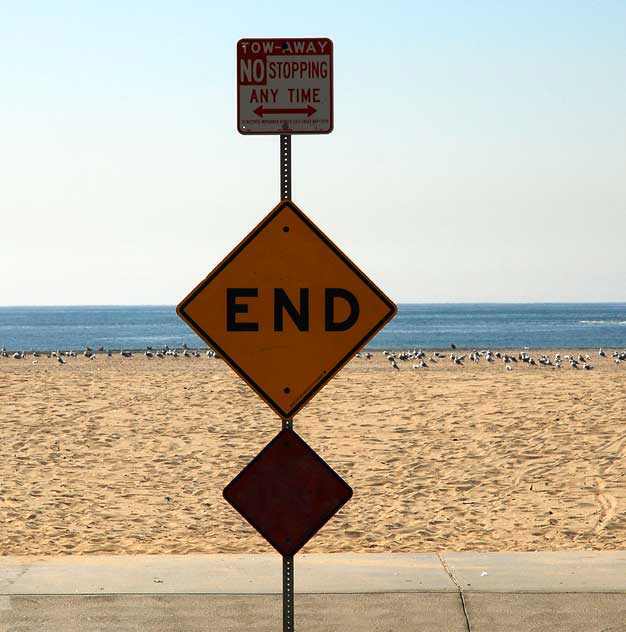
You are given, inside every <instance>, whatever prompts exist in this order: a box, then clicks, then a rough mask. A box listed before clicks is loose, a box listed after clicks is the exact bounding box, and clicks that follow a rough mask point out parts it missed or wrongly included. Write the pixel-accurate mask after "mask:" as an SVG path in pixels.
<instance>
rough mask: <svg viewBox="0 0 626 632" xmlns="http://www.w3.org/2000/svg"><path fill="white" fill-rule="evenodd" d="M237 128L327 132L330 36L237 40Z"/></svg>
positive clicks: (330, 115)
mask: <svg viewBox="0 0 626 632" xmlns="http://www.w3.org/2000/svg"><path fill="white" fill-rule="evenodd" d="M237 129H238V130H239V132H241V133H242V134H328V133H330V132H332V129H333V43H332V42H331V40H329V39H328V38H326V37H318V38H303V39H242V40H239V42H237Z"/></svg>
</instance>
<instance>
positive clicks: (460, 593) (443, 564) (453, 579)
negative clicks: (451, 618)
mask: <svg viewBox="0 0 626 632" xmlns="http://www.w3.org/2000/svg"><path fill="white" fill-rule="evenodd" d="M437 557H438V558H439V561H440V562H441V565H442V566H443V569H444V570H445V571H446V573H448V577H449V578H450V579H451V580H452V581H453V582H454V584H455V586H456V587H457V588H458V589H459V597H461V607H462V608H463V616H464V617H465V625H466V626H467V632H472V626H471V624H470V620H469V615H468V614H467V607H466V605H465V594H464V593H463V588H462V586H461V584H460V583H459V581H458V580H457V578H456V577H455V576H454V573H453V572H452V570H451V569H450V567H449V566H448V565H447V564H446V561H445V560H444V559H443V556H442V555H441V553H439V552H437Z"/></svg>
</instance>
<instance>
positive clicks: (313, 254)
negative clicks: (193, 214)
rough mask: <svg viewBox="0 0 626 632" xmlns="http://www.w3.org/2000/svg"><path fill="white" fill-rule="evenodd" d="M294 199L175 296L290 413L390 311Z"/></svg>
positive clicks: (197, 326)
mask: <svg viewBox="0 0 626 632" xmlns="http://www.w3.org/2000/svg"><path fill="white" fill-rule="evenodd" d="M396 311H397V308H396V306H395V304H394V303H393V302H392V301H391V300H390V299H389V298H388V297H387V296H385V294H383V292H382V291H381V290H380V289H379V288H378V287H376V285H374V283H372V281H370V279H368V278H367V276H365V274H364V273H363V272H361V270H359V269H358V268H357V267H356V266H355V265H354V263H352V262H351V261H350V259H348V257H347V256H346V255H345V254H344V253H343V252H341V250H339V248H338V247H337V246H335V244H333V243H332V241H330V239H329V238H328V237H327V236H326V235H324V233H322V231H321V230H320V229H319V228H318V227H317V226H315V224H313V222H312V221H311V220H310V219H309V218H308V217H307V216H306V215H305V214H304V213H303V212H302V211H301V210H300V209H299V208H298V207H297V206H296V205H295V204H294V203H293V202H292V201H290V200H284V201H282V202H280V203H279V204H278V205H277V206H276V207H275V208H274V209H273V210H272V211H271V212H270V213H269V215H267V216H266V217H265V219H263V220H262V221H261V223H260V224H259V225H258V226H257V227H256V228H255V229H254V230H253V231H252V232H251V233H250V234H249V235H248V236H247V237H246V238H245V239H244V240H243V241H242V242H241V243H240V244H239V245H238V246H237V247H236V248H235V249H234V250H233V251H232V252H231V253H230V254H229V255H228V256H227V257H226V258H225V259H224V260H223V261H222V262H221V263H220V264H219V265H218V266H217V267H216V268H215V269H214V270H213V272H211V273H210V274H209V276H207V277H206V278H205V279H204V280H203V281H202V282H201V283H200V284H199V285H198V286H197V287H196V288H195V289H194V290H192V291H191V293H190V294H189V295H188V296H187V297H186V298H185V299H184V300H183V301H182V302H181V303H180V305H178V307H177V312H178V315H179V316H180V317H181V318H182V319H183V320H184V321H185V322H186V323H187V324H188V325H189V326H190V327H191V328H192V329H193V330H194V331H195V332H196V333H197V334H198V335H199V336H200V338H202V339H203V340H204V341H205V342H206V343H207V344H208V345H209V346H210V347H212V348H213V349H215V350H216V351H218V352H219V353H220V355H221V356H222V357H223V359H224V360H225V361H226V362H227V363H228V364H229V365H230V367H231V368H232V369H233V370H234V371H235V372H236V373H237V374H238V375H239V376H240V377H241V378H243V379H244V380H245V381H246V382H247V383H248V385H249V386H250V387H251V388H252V389H253V390H254V391H256V393H257V394H258V395H259V396H260V397H261V398H262V399H263V400H264V401H265V402H266V403H267V404H268V405H269V406H270V407H271V408H272V409H273V410H274V411H275V412H276V413H277V414H278V415H280V416H281V417H282V418H287V419H290V418H291V417H292V416H293V415H294V414H295V413H296V412H297V411H298V410H300V409H301V408H302V407H303V406H304V405H305V404H306V403H307V402H308V401H309V400H310V399H311V398H312V397H313V396H314V395H315V394H316V393H317V392H318V391H319V390H320V389H321V388H322V387H323V386H324V385H325V384H326V383H327V382H328V381H329V380H330V378H331V377H332V376H333V375H335V374H336V373H337V372H338V371H339V370H340V369H341V367H342V366H344V365H345V364H346V363H347V362H348V361H349V360H350V359H351V358H352V357H353V355H354V354H355V353H356V352H357V351H358V350H359V349H361V348H362V347H363V346H364V345H365V344H366V343H367V341H368V340H370V339H371V338H372V337H373V336H374V334H376V332H377V331H379V330H380V329H381V328H382V327H383V326H384V325H385V324H386V323H387V322H388V321H389V320H390V319H391V318H392V317H393V316H394V315H395V313H396Z"/></svg>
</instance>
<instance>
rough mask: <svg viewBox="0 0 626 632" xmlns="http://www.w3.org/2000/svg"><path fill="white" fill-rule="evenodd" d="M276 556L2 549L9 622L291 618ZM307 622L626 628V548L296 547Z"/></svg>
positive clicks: (398, 630)
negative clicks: (54, 554)
mask: <svg viewBox="0 0 626 632" xmlns="http://www.w3.org/2000/svg"><path fill="white" fill-rule="evenodd" d="M281 571H282V566H281V559H280V557H279V556H278V555H189V556H85V557H62V558H30V557H16V558H10V557H5V558H0V631H2V632H4V631H7V632H31V631H32V632H48V631H50V632H65V631H67V632H104V631H109V630H115V631H120V632H130V631H137V632H139V631H141V632H165V631H167V632H170V631H181V632H183V631H185V632H200V631H203V632H204V631H207V630H210V631H216V632H221V631H224V632H230V631H232V632H235V631H240V630H245V631H248V630H259V631H263V632H265V631H267V632H270V631H272V632H274V631H276V630H281V629H282V627H281V612H282V611H281V595H280V593H281V586H282V581H281V579H282V578H281ZM295 583H296V605H295V608H296V610H295V612H296V630H298V632H305V631H308V630H311V631H316V632H326V631H331V630H333V631H335V630H336V631H339V630H341V631H342V632H352V631H354V632H357V631H358V632H368V631H372V632H383V631H385V632H409V631H416V632H417V631H418V630H419V631H420V632H468V630H469V631H470V632H487V631H489V632H500V631H502V632H505V631H506V632H516V631H519V632H531V631H532V632H540V631H543V630H546V632H547V631H548V630H549V631H550V632H561V631H562V632H626V551H621V552H610V553H609V552H580V553H566V552H563V553H445V554H443V553H442V554H440V555H436V554H427V553H423V554H419V553H416V554H410V553H398V554H333V555H298V556H297V557H296V564H295Z"/></svg>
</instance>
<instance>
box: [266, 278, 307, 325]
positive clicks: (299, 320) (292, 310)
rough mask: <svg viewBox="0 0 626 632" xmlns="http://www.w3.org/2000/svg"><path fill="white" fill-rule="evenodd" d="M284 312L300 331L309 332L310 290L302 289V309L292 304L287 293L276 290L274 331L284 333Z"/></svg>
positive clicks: (279, 289)
mask: <svg viewBox="0 0 626 632" xmlns="http://www.w3.org/2000/svg"><path fill="white" fill-rule="evenodd" d="M283 310H285V311H286V312H287V313H288V314H289V316H290V318H291V320H293V322H294V324H295V326H296V327H297V328H298V329H299V330H300V331H309V289H308V288H306V287H303V288H300V309H299V310H298V309H296V306H295V305H294V304H293V303H292V302H291V300H290V298H289V297H288V296H287V292H285V290H283V289H282V288H280V287H277V288H274V331H283Z"/></svg>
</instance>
